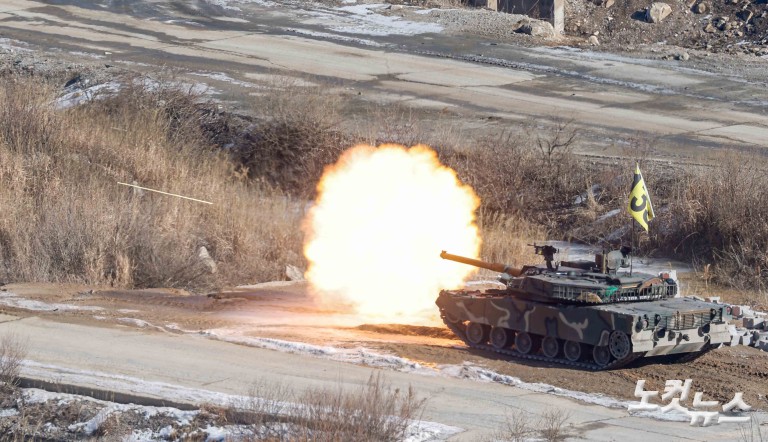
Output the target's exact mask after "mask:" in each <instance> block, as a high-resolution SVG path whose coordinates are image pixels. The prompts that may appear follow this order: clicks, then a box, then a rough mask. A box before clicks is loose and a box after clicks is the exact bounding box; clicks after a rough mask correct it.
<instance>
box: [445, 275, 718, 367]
mask: <svg viewBox="0 0 768 442" xmlns="http://www.w3.org/2000/svg"><path fill="white" fill-rule="evenodd" d="M499 292H503V291H499V290H496V291H487V292H482V291H474V292H471V291H463V290H444V291H442V292H441V293H440V296H439V297H438V299H437V301H436V304H437V306H438V307H439V308H440V312H441V315H442V317H443V320H444V321H445V323H446V325H447V326H448V327H449V328H451V330H453V332H454V333H455V334H457V336H458V337H459V338H461V339H463V340H464V341H465V342H466V343H467V344H468V345H470V346H472V347H475V348H483V349H487V350H491V351H496V352H499V353H504V354H508V355H510V356H515V357H524V358H529V359H539V360H551V361H554V362H559V363H564V364H567V365H577V366H581V367H584V368H591V369H605V368H615V367H618V366H621V365H624V364H626V363H628V362H629V361H631V360H634V359H637V358H639V357H652V356H662V355H682V356H688V357H695V356H698V355H700V354H703V353H704V352H706V351H708V350H709V349H711V348H713V347H717V346H719V345H720V344H723V343H726V342H730V334H729V332H728V330H727V313H726V311H725V308H724V306H722V305H719V304H713V303H708V302H703V301H698V300H695V299H690V298H668V299H664V300H659V301H654V302H625V303H612V304H602V305H579V304H576V305H567V304H557V303H543V302H538V301H533V300H527V299H521V298H520V297H516V296H510V295H504V294H501V293H499ZM516 339H521V341H520V342H516ZM529 341H530V342H531V343H532V344H534V345H532V348H530V349H529V348H528V347H527V344H528V343H529ZM518 344H519V345H518ZM518 347H519V348H518ZM606 354H608V355H609V356H606Z"/></svg>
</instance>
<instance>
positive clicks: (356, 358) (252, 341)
mask: <svg viewBox="0 0 768 442" xmlns="http://www.w3.org/2000/svg"><path fill="white" fill-rule="evenodd" d="M204 334H205V336H207V337H209V338H212V339H217V340H220V341H225V342H232V343H235V344H244V345H249V346H251V347H259V348H265V349H268V350H277V351H282V352H286V353H294V354H302V355H309V356H314V357H318V358H323V359H330V360H333V361H339V362H347V363H351V364H359V365H366V366H369V367H377V368H387V369H390V370H397V371H403V372H408V373H419V374H423V375H427V376H434V375H436V372H435V371H434V370H433V369H431V368H427V367H424V366H422V365H421V364H419V363H417V362H413V361H411V360H409V359H405V358H401V357H399V356H394V355H385V354H380V353H375V352H372V351H370V350H368V349H365V348H363V347H358V348H354V349H346V348H336V347H325V346H319V345H312V344H306V343H303V342H291V341H283V340H280V339H271V338H255V337H250V336H242V335H239V334H238V333H237V332H234V331H232V330H213V331H207V332H204Z"/></svg>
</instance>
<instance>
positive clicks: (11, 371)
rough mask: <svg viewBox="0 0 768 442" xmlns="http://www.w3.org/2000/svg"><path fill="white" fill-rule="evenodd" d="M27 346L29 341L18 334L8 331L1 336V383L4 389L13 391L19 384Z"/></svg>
mask: <svg viewBox="0 0 768 442" xmlns="http://www.w3.org/2000/svg"><path fill="white" fill-rule="evenodd" d="M27 348H28V344H27V341H26V340H25V339H23V338H21V337H19V336H18V335H16V334H13V333H6V334H5V335H3V336H2V338H0V383H2V388H3V390H5V391H12V390H13V389H15V387H16V386H17V385H18V382H19V375H20V374H21V366H22V364H23V362H24V359H25V358H26V357H27Z"/></svg>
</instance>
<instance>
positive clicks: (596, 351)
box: [592, 345, 611, 367]
mask: <svg viewBox="0 0 768 442" xmlns="http://www.w3.org/2000/svg"><path fill="white" fill-rule="evenodd" d="M592 359H594V360H595V364H597V365H599V366H601V367H605V366H606V365H608V363H609V362H611V350H609V349H608V346H607V345H595V347H594V348H593V349H592Z"/></svg>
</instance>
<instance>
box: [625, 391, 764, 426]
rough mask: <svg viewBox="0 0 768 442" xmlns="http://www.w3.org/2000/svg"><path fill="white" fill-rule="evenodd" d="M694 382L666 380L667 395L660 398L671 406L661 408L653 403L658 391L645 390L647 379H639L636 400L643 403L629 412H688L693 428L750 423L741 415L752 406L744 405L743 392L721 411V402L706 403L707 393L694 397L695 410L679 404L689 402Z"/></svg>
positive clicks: (724, 405) (633, 406) (696, 393)
mask: <svg viewBox="0 0 768 442" xmlns="http://www.w3.org/2000/svg"><path fill="white" fill-rule="evenodd" d="M692 383H693V381H691V380H690V379H686V380H685V381H680V380H671V381H666V383H665V384H664V394H662V395H661V401H662V402H664V403H666V402H667V401H669V403H667V404H666V405H658V404H654V403H651V399H653V398H657V397H658V396H659V392H658V391H646V390H645V379H639V380H638V381H637V385H636V386H635V397H638V398H640V402H639V403H632V404H629V411H656V410H659V411H661V412H662V413H667V412H669V411H672V410H677V411H681V412H683V413H685V414H686V415H688V417H690V418H691V425H697V424H698V425H701V426H704V427H706V426H708V425H712V424H722V423H734V422H736V423H744V422H748V421H749V416H742V415H741V412H742V411H749V410H751V409H752V407H751V406H749V405H747V403H746V402H744V399H743V397H742V396H743V394H742V393H741V392H738V393H736V394H734V395H733V399H731V401H730V402H728V403H727V404H723V406H722V412H721V411H720V410H717V408H720V402H719V401H705V400H704V399H703V396H704V394H703V393H701V392H699V391H697V392H695V393H694V394H693V402H692V403H691V406H692V407H693V408H694V409H695V410H691V409H688V408H686V407H684V406H683V405H682V404H680V402H681V401H685V400H687V399H688V397H689V394H690V392H691V384H692ZM713 409H714V410H713ZM705 410H706V411H705Z"/></svg>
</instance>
